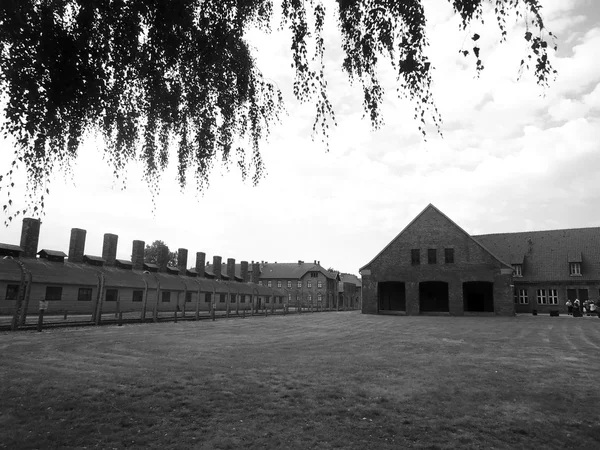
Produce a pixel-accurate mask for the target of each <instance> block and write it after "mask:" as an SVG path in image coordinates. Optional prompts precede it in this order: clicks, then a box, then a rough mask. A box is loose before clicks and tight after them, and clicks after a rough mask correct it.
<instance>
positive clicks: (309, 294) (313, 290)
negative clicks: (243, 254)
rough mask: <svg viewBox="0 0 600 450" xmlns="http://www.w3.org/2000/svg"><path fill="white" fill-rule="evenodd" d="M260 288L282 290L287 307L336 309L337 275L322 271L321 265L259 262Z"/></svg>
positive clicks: (338, 278)
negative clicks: (262, 286)
mask: <svg viewBox="0 0 600 450" xmlns="http://www.w3.org/2000/svg"><path fill="white" fill-rule="evenodd" d="M257 281H258V283H259V284H262V285H264V286H267V287H270V288H273V289H281V290H283V291H284V292H285V293H286V294H287V302H288V305H290V306H296V305H301V306H305V307H310V306H313V307H316V308H320V307H322V308H324V309H335V308H337V307H338V305H337V303H336V302H337V292H338V284H339V282H340V277H339V274H337V273H333V272H329V271H327V270H325V269H324V268H323V267H322V266H321V264H320V261H316V260H315V261H314V262H312V263H306V262H304V261H298V262H297V263H268V262H264V261H263V262H261V264H260V273H259V274H258V279H257Z"/></svg>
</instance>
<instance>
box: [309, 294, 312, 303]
mask: <svg viewBox="0 0 600 450" xmlns="http://www.w3.org/2000/svg"><path fill="white" fill-rule="evenodd" d="M308 301H309V302H312V294H308Z"/></svg>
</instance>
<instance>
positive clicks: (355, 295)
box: [338, 273, 362, 309]
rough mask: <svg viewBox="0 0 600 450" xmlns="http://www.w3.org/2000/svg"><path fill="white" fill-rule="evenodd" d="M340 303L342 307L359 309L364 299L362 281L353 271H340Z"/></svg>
mask: <svg viewBox="0 0 600 450" xmlns="http://www.w3.org/2000/svg"><path fill="white" fill-rule="evenodd" d="M339 276H340V282H339V284H338V305H339V308H340V309H358V308H360V307H361V301H362V295H361V294H362V281H361V280H360V278H358V277H357V276H356V275H353V274H351V273H340V274H339Z"/></svg>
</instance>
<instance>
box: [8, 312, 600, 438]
mask: <svg viewBox="0 0 600 450" xmlns="http://www.w3.org/2000/svg"><path fill="white" fill-rule="evenodd" d="M0 381H1V384H0V395H1V397H0V401H1V403H0V447H1V448H10V449H14V448H125V447H131V448H157V449H158V448H207V449H209V448H230V449H237V448H242V447H243V448H257V449H258V448H299V449H304V448H342V449H352V448H356V449H363V448H364V449H367V448H369V449H385V448H407V447H408V448H429V449H443V448H486V449H487V448H511V449H513V448H526V449H531V448H577V449H584V448H589V449H598V448H600V320H599V319H597V318H591V317H590V318H588V317H584V318H572V317H557V318H551V317H548V316H537V317H533V316H519V317H515V318H500V317H483V318H478V317H462V318H458V317H394V316H367V315H361V314H360V313H359V312H343V313H342V312H340V313H323V314H304V315H288V316H275V317H268V318H264V317H254V318H247V319H231V320H219V321H216V322H211V321H201V322H179V323H159V324H140V325H127V326H123V327H117V326H106V327H86V328H73V329H57V330H51V331H44V332H42V333H36V332H18V333H9V332H5V333H0Z"/></svg>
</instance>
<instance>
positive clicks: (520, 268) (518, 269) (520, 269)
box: [513, 264, 523, 277]
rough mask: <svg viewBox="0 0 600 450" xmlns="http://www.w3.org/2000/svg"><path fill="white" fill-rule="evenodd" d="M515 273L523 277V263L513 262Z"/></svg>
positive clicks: (516, 275)
mask: <svg viewBox="0 0 600 450" xmlns="http://www.w3.org/2000/svg"><path fill="white" fill-rule="evenodd" d="M513 269H514V271H513V275H514V276H515V277H522V276H523V264H513Z"/></svg>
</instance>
